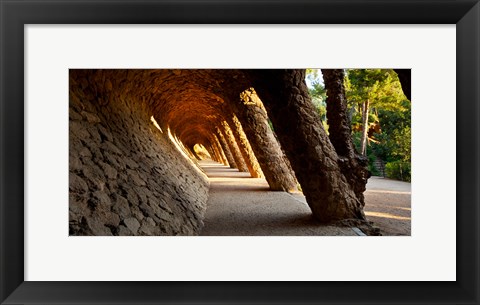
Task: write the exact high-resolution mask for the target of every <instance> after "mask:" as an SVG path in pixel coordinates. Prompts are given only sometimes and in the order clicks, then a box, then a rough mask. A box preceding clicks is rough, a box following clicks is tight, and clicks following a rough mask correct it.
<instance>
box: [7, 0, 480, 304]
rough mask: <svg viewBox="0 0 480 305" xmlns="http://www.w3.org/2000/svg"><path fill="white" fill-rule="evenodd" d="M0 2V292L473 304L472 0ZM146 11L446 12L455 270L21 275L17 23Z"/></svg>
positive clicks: (278, 16)
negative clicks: (229, 277) (162, 276)
mask: <svg viewBox="0 0 480 305" xmlns="http://www.w3.org/2000/svg"><path fill="white" fill-rule="evenodd" d="M0 10H1V11H0V13H1V15H0V22H1V32H0V35H1V36H0V39H1V40H0V45H1V53H0V55H1V71H0V85H1V87H0V89H1V91H0V92H1V103H0V116H1V117H0V119H1V121H0V124H1V125H0V126H1V137H0V141H1V142H0V143H1V156H0V157H1V159H0V169H1V175H0V196H1V201H0V208H1V210H0V211H1V214H0V215H1V220H0V221H1V223H0V225H1V226H0V229H1V232H0V233H1V234H0V237H1V240H0V251H1V253H0V255H1V257H0V258H1V261H0V276H1V277H0V301H1V304H34V303H35V304H94V303H96V304H100V303H102V304H147V303H148V304H479V300H480V298H479V288H478V287H479V286H480V283H479V275H480V272H479V257H480V255H479V224H478V222H479V221H480V217H479V191H478V189H479V188H480V185H479V136H480V134H479V126H480V124H479V121H480V116H479V86H480V79H479V73H480V61H479V54H480V53H479V47H480V40H479V38H480V4H479V3H478V0H462V1H454V0H430V1H421V0H408V1H398V0H394V1H387V0H373V1H372V0H368V1H367V0H358V1H355V0H342V1H332V0H299V1H295V0H286V1H281V0H265V1H254V0H243V1H242V0H225V1H220V0H198V1H192V0H186V1H184V0H177V1H169V0H164V1H161V0H160V1H159V0H143V1H132V0H126V1H120V0H114V1H109V0H103V1H88V0H80V1H67V0H50V1H37V0H29V1H21V0H15V1H13V0H0ZM157 23H160V24H164V23H174V24H180V23H189V24H192V23H199V24H207V23H208V24H216V23H219V24H234V23H254V24H277V23H286V24H297V23H298V24H317V23H318V24H362V23H372V24H397V23H399V24H456V35H457V36H456V50H457V61H456V62H457V83H456V88H457V95H456V97H457V101H456V115H457V120H456V122H457V125H456V134H457V143H456V147H457V160H456V166H457V185H456V194H457V195H456V198H457V213H456V217H457V219H456V224H457V231H456V234H457V235H456V236H457V249H456V254H457V281H454V282H25V281H24V259H23V258H24V240H23V236H24V204H23V202H24V179H25V177H24V170H25V167H24V148H25V147H24V124H25V122H24V76H25V75H24V25H25V24H157ZM412 47H414V46H412ZM439 64H441V63H439ZM452 107H455V105H454V104H452ZM439 146H440V144H439ZM452 187H454V186H452ZM439 234H440V233H439ZM355 259H359V262H358V272H365V271H364V269H363V267H362V262H361V253H360V254H359V253H357V254H356V258H355ZM440 267H441V266H440Z"/></svg>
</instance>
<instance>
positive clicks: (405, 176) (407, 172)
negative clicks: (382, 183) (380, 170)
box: [385, 161, 412, 182]
mask: <svg viewBox="0 0 480 305" xmlns="http://www.w3.org/2000/svg"><path fill="white" fill-rule="evenodd" d="M411 170H412V169H411V165H410V163H408V162H402V161H393V162H388V163H387V164H386V165H385V172H386V174H387V177H388V178H391V179H396V180H402V181H408V182H410V181H411Z"/></svg>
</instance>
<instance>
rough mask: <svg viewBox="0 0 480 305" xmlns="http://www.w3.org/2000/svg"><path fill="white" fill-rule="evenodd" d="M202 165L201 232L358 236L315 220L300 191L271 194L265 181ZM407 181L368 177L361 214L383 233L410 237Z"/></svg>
mask: <svg viewBox="0 0 480 305" xmlns="http://www.w3.org/2000/svg"><path fill="white" fill-rule="evenodd" d="M201 166H202V167H203V169H204V170H205V172H206V173H207V175H208V176H209V179H210V194H209V199H208V202H207V211H206V214H205V219H204V223H205V226H204V228H203V230H202V232H201V235H204V236H266V235H273V236H357V235H362V233H361V232H359V231H358V230H355V229H352V228H349V227H338V226H328V225H323V224H320V223H319V222H318V221H317V220H315V219H314V218H313V217H312V214H311V211H310V208H309V207H308V205H307V203H306V200H305V197H304V196H303V194H301V193H295V194H289V193H286V192H273V191H270V190H269V188H268V184H267V182H266V181H265V179H258V178H250V175H249V174H248V173H240V172H238V170H236V169H231V168H229V167H226V166H223V165H221V164H218V163H215V162H212V161H202V162H201ZM410 197H411V193H410V184H409V183H405V182H398V181H394V180H389V179H384V178H380V177H372V178H371V179H370V180H369V183H368V184H367V191H366V192H365V198H366V200H365V201H366V205H365V214H366V215H367V219H368V220H369V221H372V222H374V225H375V226H377V227H379V228H380V230H381V232H382V234H383V235H410Z"/></svg>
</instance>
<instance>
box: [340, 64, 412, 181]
mask: <svg viewBox="0 0 480 305" xmlns="http://www.w3.org/2000/svg"><path fill="white" fill-rule="evenodd" d="M345 89H346V95H347V101H348V107H349V109H350V115H351V122H352V131H353V134H352V136H353V139H354V143H355V144H356V146H357V149H358V150H359V151H361V150H362V144H364V145H365V147H364V151H365V154H366V155H367V157H368V159H369V161H370V170H371V171H372V172H373V173H374V174H379V172H378V169H377V168H374V167H373V162H374V161H375V160H376V159H381V160H383V161H384V162H386V163H387V164H386V166H385V171H386V174H387V176H388V177H390V178H394V179H401V180H405V181H410V168H411V166H410V162H411V129H410V124H411V103H410V101H409V100H408V99H407V98H406V97H405V95H404V94H403V91H402V87H401V85H400V81H399V80H398V76H397V74H396V73H395V72H394V71H393V70H391V69H350V70H347V76H346V78H345ZM368 142H370V145H369V146H367V145H366V144H367V143H368Z"/></svg>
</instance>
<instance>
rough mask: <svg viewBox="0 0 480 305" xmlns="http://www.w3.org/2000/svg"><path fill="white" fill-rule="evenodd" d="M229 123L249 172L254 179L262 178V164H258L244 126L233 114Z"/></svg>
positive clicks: (228, 120)
mask: <svg viewBox="0 0 480 305" xmlns="http://www.w3.org/2000/svg"><path fill="white" fill-rule="evenodd" d="M227 123H228V124H229V125H230V126H231V127H232V128H231V129H232V132H233V136H234V137H235V140H236V142H237V144H238V148H239V149H240V153H241V154H242V156H243V160H245V164H246V165H247V167H248V171H249V172H250V175H251V176H252V177H253V178H262V177H263V173H262V169H261V168H260V164H258V160H257V158H256V157H255V154H254V153H253V150H252V147H251V146H250V143H249V142H248V139H247V136H246V135H245V132H244V131H243V128H242V124H241V123H240V121H239V120H238V118H237V117H236V116H235V114H233V113H232V115H231V116H228V117H227Z"/></svg>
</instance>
